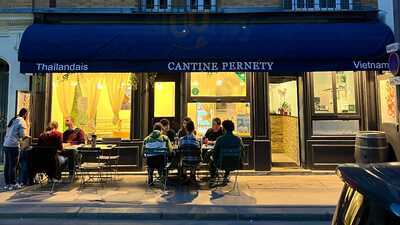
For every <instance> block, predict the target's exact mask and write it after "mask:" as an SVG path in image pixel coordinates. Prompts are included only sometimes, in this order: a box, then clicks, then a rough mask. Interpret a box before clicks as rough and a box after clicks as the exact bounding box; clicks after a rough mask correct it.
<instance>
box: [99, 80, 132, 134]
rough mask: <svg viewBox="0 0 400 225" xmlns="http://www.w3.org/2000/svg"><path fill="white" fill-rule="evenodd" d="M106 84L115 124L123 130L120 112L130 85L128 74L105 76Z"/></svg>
mask: <svg viewBox="0 0 400 225" xmlns="http://www.w3.org/2000/svg"><path fill="white" fill-rule="evenodd" d="M104 80H105V84H106V86H107V90H108V99H109V100H110V105H111V108H112V111H113V114H114V118H113V124H114V125H116V126H117V127H118V129H119V130H120V129H121V120H120V119H119V111H120V110H121V106H122V103H123V100H124V96H125V93H126V91H127V89H128V85H129V74H128V73H113V74H105V75H104Z"/></svg>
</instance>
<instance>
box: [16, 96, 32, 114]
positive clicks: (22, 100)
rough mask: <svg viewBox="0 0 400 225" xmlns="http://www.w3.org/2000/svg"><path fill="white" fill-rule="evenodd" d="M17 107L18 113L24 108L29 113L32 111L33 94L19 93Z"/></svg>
mask: <svg viewBox="0 0 400 225" xmlns="http://www.w3.org/2000/svg"><path fill="white" fill-rule="evenodd" d="M16 106H17V109H16V113H18V112H19V111H20V110H21V109H22V108H26V109H27V110H28V112H29V111H30V109H31V93H29V92H27V91H17V104H16Z"/></svg>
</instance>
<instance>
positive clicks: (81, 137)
mask: <svg viewBox="0 0 400 225" xmlns="http://www.w3.org/2000/svg"><path fill="white" fill-rule="evenodd" d="M65 125H66V126H67V130H66V131H64V133H63V140H64V143H69V144H71V145H79V144H85V133H84V132H83V130H82V129H80V128H78V127H75V125H74V119H72V117H67V118H66V119H65Z"/></svg>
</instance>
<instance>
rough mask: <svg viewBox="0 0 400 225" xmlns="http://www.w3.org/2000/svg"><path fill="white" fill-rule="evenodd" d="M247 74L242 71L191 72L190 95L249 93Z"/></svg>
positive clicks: (209, 95)
mask: <svg viewBox="0 0 400 225" xmlns="http://www.w3.org/2000/svg"><path fill="white" fill-rule="evenodd" d="M246 84H247V82H246V74H245V73H241V72H218V73H203V72H201V73H200V72H199V73H191V76H190V89H191V90H190V96H192V97H232V96H238V97H242V96H246V95H247V89H246V88H247V85H246Z"/></svg>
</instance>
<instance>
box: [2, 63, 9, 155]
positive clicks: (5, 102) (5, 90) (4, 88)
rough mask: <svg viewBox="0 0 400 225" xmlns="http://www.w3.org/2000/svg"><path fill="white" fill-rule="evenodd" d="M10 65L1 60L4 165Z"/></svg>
mask: <svg viewBox="0 0 400 225" xmlns="http://www.w3.org/2000/svg"><path fill="white" fill-rule="evenodd" d="M8 71H9V66H8V63H7V62H6V61H4V60H1V59H0V163H3V158H4V157H3V141H4V136H5V134H6V130H7V111H8V110H7V108H8V77H9V75H8Z"/></svg>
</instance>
